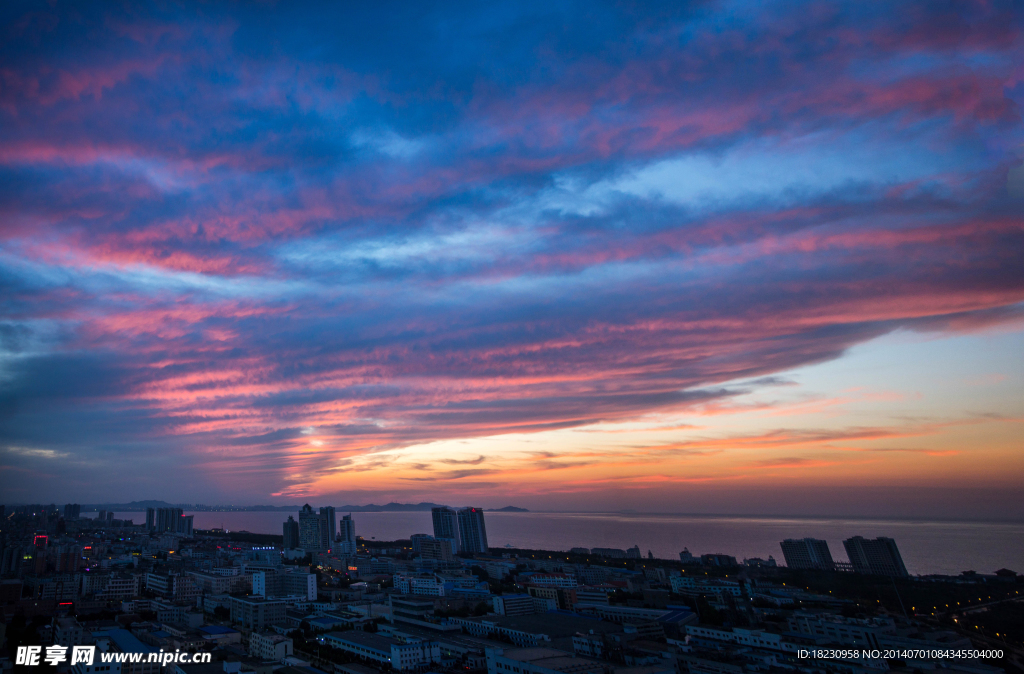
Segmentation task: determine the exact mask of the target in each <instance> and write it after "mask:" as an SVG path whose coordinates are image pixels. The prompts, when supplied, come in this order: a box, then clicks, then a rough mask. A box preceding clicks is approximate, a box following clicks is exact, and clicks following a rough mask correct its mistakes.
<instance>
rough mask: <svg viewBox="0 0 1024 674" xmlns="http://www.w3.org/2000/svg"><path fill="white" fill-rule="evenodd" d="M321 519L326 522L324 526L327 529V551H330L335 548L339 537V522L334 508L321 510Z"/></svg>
mask: <svg viewBox="0 0 1024 674" xmlns="http://www.w3.org/2000/svg"><path fill="white" fill-rule="evenodd" d="M320 517H321V518H322V519H323V520H324V526H325V527H327V549H328V550H330V549H331V548H332V547H333V546H334V538H335V537H336V536H337V535H338V522H337V519H335V514H334V506H326V507H323V508H320Z"/></svg>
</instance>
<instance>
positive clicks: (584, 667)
mask: <svg viewBox="0 0 1024 674" xmlns="http://www.w3.org/2000/svg"><path fill="white" fill-rule="evenodd" d="M486 654H487V674H509V673H511V672H516V673H517V674H604V671H605V664H606V663H604V662H600V661H597V660H589V659H587V658H578V657H576V655H575V654H574V653H570V652H568V651H562V650H558V649H555V648H544V647H531V648H488V649H486Z"/></svg>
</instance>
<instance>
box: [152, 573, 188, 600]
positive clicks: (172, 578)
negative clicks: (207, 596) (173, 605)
mask: <svg viewBox="0 0 1024 674" xmlns="http://www.w3.org/2000/svg"><path fill="white" fill-rule="evenodd" d="M146 589H147V590H149V591H150V592H154V593H156V594H158V595H160V596H162V597H166V598H167V599H172V600H175V601H194V600H195V599H196V597H198V596H199V586H198V585H196V582H195V579H194V578H193V577H192V576H183V575H176V574H166V573H157V572H153V571H150V572H149V573H147V574H146Z"/></svg>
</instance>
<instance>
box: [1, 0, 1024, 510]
mask: <svg viewBox="0 0 1024 674" xmlns="http://www.w3.org/2000/svg"><path fill="white" fill-rule="evenodd" d="M1022 30H1024V16H1022V11H1021V9H1020V6H1019V5H1017V6H1016V7H1015V6H1014V4H1013V3H1010V2H998V1H993V2H943V1H925V2H906V3H899V4H893V3H854V2H848V3H838V2H775V3H757V2H694V3H686V2H665V3H658V2H643V3H630V2H595V1H594V0H588V1H587V2H563V1H560V0H546V1H545V2H528V1H516V2H500V1H499V2H491V3H458V2H452V3H421V2H416V3H414V2H409V3H401V2H395V3H324V4H319V3H312V2H311V3H273V2H267V3H221V2H204V3H173V2H153V3H107V2H94V3H64V2H51V3H46V4H44V3H37V2H13V1H12V2H5V3H3V4H2V6H0V492H2V494H3V499H4V500H5V501H6V502H8V503H18V502H21V503H28V502H55V503H63V502H69V501H77V502H81V503H96V502H121V501H129V500H136V499H140V500H141V499H162V500H166V501H169V502H174V503H182V502H183V503H205V504H262V503H267V504H292V503H300V502H304V501H310V502H313V503H316V504H335V505H342V504H365V503H384V502H388V501H399V502H413V503H415V502H421V501H431V502H439V503H452V504H459V505H477V506H482V507H501V506H505V505H510V504H511V505H516V506H520V507H526V508H530V509H535V510H576V511H610V510H622V509H632V510H637V511H641V512H690V513H697V512H709V513H751V514H795V515H843V516H858V515H863V516H896V517H903V516H906V517H911V516H912V517H928V516H936V517H968V518H988V519H1006V518H1010V519H1014V518H1016V519H1022V518H1024V487H1022V485H1024V427H1022V420H1024V355H1022V354H1024V218H1022V216H1024V168H1022V161H1024V124H1022V117H1021V115H1022V109H1021V105H1022V103H1024V35H1022Z"/></svg>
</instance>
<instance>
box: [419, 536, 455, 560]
mask: <svg viewBox="0 0 1024 674" xmlns="http://www.w3.org/2000/svg"><path fill="white" fill-rule="evenodd" d="M418 545H419V553H420V557H421V558H423V559H432V560H435V561H440V562H448V561H451V560H453V559H455V554H454V552H453V551H452V544H451V541H449V540H446V539H437V538H434V537H432V536H431V537H428V538H424V539H420V540H419V541H418Z"/></svg>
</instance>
